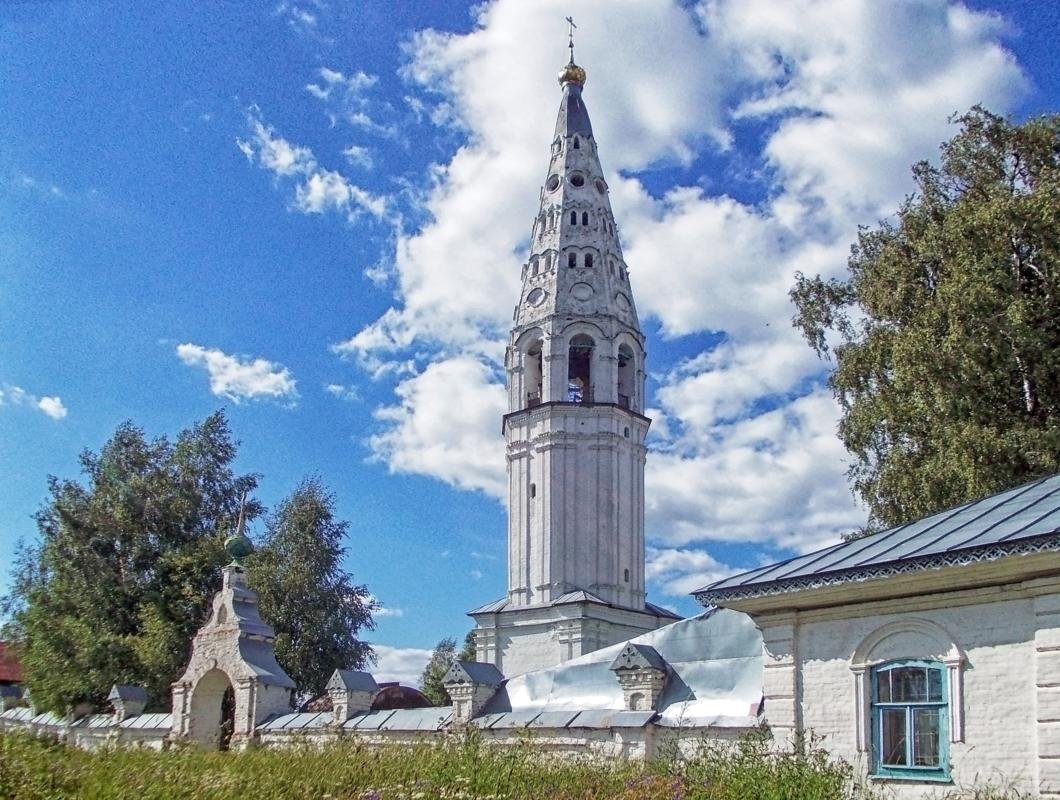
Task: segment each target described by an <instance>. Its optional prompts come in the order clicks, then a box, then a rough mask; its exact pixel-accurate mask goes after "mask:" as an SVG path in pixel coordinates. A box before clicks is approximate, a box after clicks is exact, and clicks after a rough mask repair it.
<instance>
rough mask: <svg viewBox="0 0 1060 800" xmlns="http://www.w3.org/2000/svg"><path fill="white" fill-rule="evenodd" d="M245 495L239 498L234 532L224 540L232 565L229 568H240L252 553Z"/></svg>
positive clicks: (252, 547) (244, 493) (252, 546)
mask: <svg viewBox="0 0 1060 800" xmlns="http://www.w3.org/2000/svg"><path fill="white" fill-rule="evenodd" d="M246 527H247V493H246V490H244V491H243V495H242V496H241V497H240V498H239V521H238V522H237V523H236V532H235V533H234V534H232V535H231V536H229V537H228V538H227V539H225V552H226V553H228V556H229V558H231V559H232V563H231V564H229V566H232V567H242V566H243V559H244V558H246V557H247V556H249V555H250V554H251V553H253V552H254V544H253V543H252V542H251V541H250V539H248V538H247V533H246Z"/></svg>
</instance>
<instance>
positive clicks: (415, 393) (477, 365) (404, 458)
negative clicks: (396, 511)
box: [368, 357, 506, 498]
mask: <svg viewBox="0 0 1060 800" xmlns="http://www.w3.org/2000/svg"><path fill="white" fill-rule="evenodd" d="M396 393H397V396H398V403H397V404H396V405H392V406H386V407H383V408H380V409H377V410H376V412H375V416H376V418H377V419H378V420H380V421H381V422H383V423H384V425H385V430H384V431H383V432H381V433H378V434H376V435H374V436H372V437H371V438H370V439H369V440H368V445H369V448H370V449H371V451H372V453H373V454H374V455H375V457H376V458H379V459H381V460H383V461H385V462H386V463H387V464H388V465H389V467H390V469H391V471H392V472H402V473H414V474H421V475H430V476H432V477H435V478H438V479H439V480H442V481H444V482H446V483H448V484H450V485H452V486H455V487H457V488H459V489H478V490H481V491H483V492H486V493H487V494H489V495H492V496H494V497H498V498H499V497H503V496H504V494H505V491H506V489H505V480H504V440H503V438H502V437H501V435H500V425H499V423H498V421H499V420H500V417H501V414H503V413H504V407H505V395H504V390H503V389H502V388H501V387H500V386H498V385H497V384H496V383H494V382H493V381H492V375H491V373H490V371H489V370H488V369H487V368H486V367H485V366H484V365H483V364H482V363H481V362H480V361H478V360H476V359H473V358H470V357H457V358H452V359H447V360H443V361H437V362H435V363H433V364H431V365H430V366H428V367H427V368H426V369H425V370H424V371H423V372H421V373H419V374H417V375H414V376H413V377H411V378H407V379H405V380H403V381H401V382H400V383H399V384H398V386H397V389H396Z"/></svg>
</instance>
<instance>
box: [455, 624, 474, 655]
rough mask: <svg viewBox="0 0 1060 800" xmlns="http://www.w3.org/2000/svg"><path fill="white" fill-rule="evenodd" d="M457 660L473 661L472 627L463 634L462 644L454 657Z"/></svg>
mask: <svg viewBox="0 0 1060 800" xmlns="http://www.w3.org/2000/svg"><path fill="white" fill-rule="evenodd" d="M456 660H457V661H475V660H476V659H475V629H474V628H472V629H471V630H469V631H468V632H467V634H465V636H464V646H463V647H461V648H460V652H459V653H458V654H457V657H456Z"/></svg>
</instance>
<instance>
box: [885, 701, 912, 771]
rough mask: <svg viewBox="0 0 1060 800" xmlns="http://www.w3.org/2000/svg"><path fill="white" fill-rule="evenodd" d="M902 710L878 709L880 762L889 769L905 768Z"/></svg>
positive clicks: (904, 735) (903, 716)
mask: <svg viewBox="0 0 1060 800" xmlns="http://www.w3.org/2000/svg"><path fill="white" fill-rule="evenodd" d="M905 718H906V713H905V709H904V708H881V709H880V761H881V763H883V764H885V765H887V766H891V767H904V766H906V759H905V739H906V732H905Z"/></svg>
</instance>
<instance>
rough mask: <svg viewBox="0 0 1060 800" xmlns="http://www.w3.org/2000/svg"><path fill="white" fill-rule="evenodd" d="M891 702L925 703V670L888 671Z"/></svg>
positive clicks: (908, 668)
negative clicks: (889, 673)
mask: <svg viewBox="0 0 1060 800" xmlns="http://www.w3.org/2000/svg"><path fill="white" fill-rule="evenodd" d="M890 672H891V675H892V678H891V682H892V686H891V688H892V700H893V702H896V703H924V702H927V670H926V669H924V668H923V667H898V668H897V669H892V670H890Z"/></svg>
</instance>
